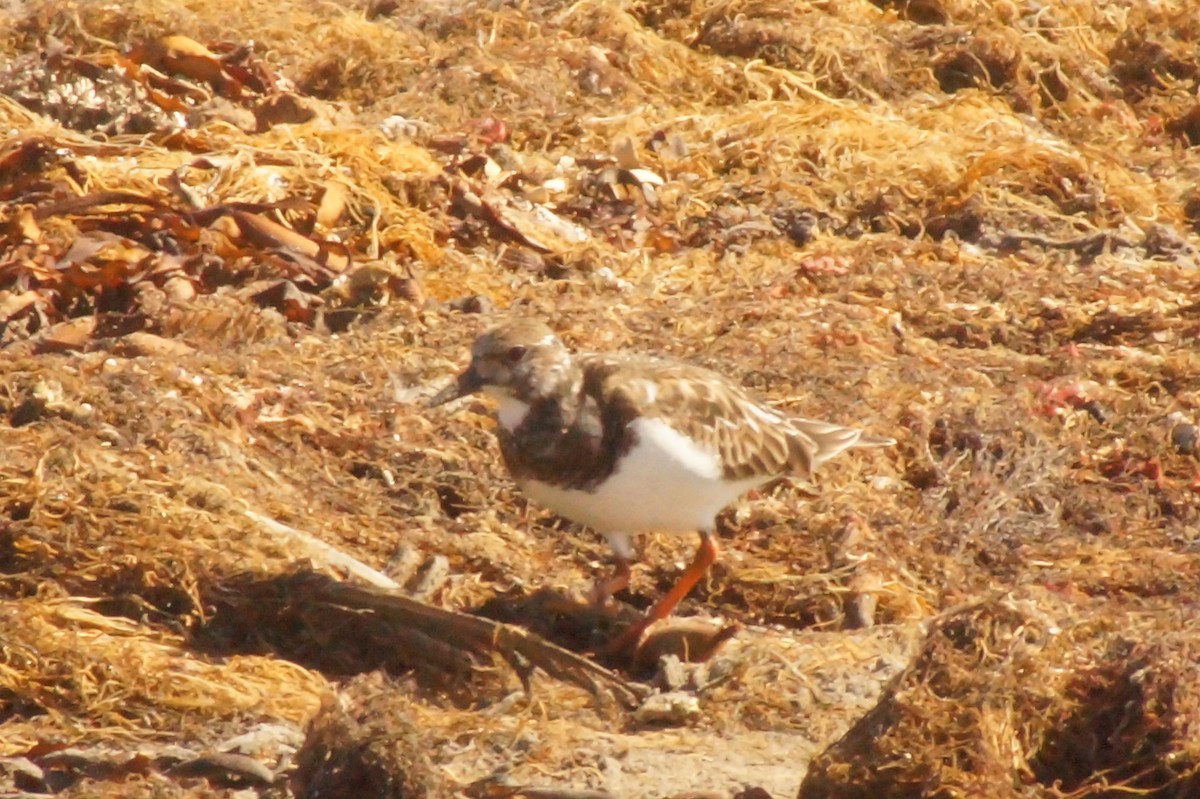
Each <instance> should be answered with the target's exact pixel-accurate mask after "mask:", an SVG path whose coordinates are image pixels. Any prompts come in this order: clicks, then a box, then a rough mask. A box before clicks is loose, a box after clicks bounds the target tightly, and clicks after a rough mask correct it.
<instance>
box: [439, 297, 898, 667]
mask: <svg viewBox="0 0 1200 799" xmlns="http://www.w3.org/2000/svg"><path fill="white" fill-rule="evenodd" d="M478 392H482V393H483V394H484V395H486V396H488V397H491V398H492V399H494V400H495V401H496V403H497V406H498V408H497V411H498V412H497V416H498V419H499V429H498V433H497V435H498V437H499V441H500V452H501V454H502V455H503V457H504V462H505V464H506V465H507V467H508V470H509V471H510V472H511V474H512V476H513V479H514V480H515V481H516V483H517V485H518V486H519V487H520V488H521V490H522V491H523V492H524V493H525V494H526V495H527V496H529V497H530V498H531V499H533V500H534V501H535V502H537V503H539V504H541V505H543V506H545V507H547V508H549V509H550V510H552V511H554V512H555V513H557V514H559V515H560V516H564V517H566V518H567V519H570V520H572V521H575V522H578V523H580V524H584V525H587V526H588V527H591V528H592V529H594V530H596V531H598V532H599V533H601V534H602V535H603V536H604V537H605V538H606V539H607V540H608V543H609V545H610V546H611V548H612V550H613V554H614V558H615V569H614V571H613V573H612V575H611V576H610V577H608V578H606V579H602V580H599V581H597V583H596V586H595V587H594V589H593V592H592V596H593V599H594V601H597V602H604V601H607V599H608V597H610V596H611V595H612V594H613V593H615V592H616V591H619V590H621V589H622V588H624V587H625V586H626V585H628V583H629V580H630V574H631V573H630V562H631V560H632V559H633V557H634V551H633V546H632V543H631V537H632V536H634V535H638V534H641V533H648V532H661V533H685V532H697V533H699V535H700V545H699V547H698V549H697V550H696V554H695V557H694V558H693V560H692V562H691V564H690V565H689V566H688V567H687V568H686V569H685V570H684V571H683V573H682V574H681V575H680V577H679V579H678V581H677V582H676V583H675V585H674V587H673V588H672V589H671V590H670V591H668V592H667V593H666V594H665V595H664V596H663V597H662V598H661V599H660V600H659V601H658V602H657V603H655V604H654V605H653V606H652V607H651V608H650V610H648V611H647V612H646V613H645V615H644V616H643V618H642V620H641V621H640V622H638V623H636V624H634V625H631V627H630V628H628V629H627V630H625V631H624V632H623V633H622V634H621V635H619V636H618V637H617V639H616V640H614V641H613V642H611V643H610V645H609V646H607V647H605V651H606V652H608V653H610V654H617V653H619V652H621V651H623V650H625V649H627V648H629V647H630V646H631V645H633V644H636V643H637V641H638V639H639V638H640V636H641V634H642V632H643V631H644V630H645V629H646V627H648V626H649V625H650V624H652V623H653V622H655V621H658V620H659V619H662V618H665V617H666V616H668V615H669V614H670V613H671V611H672V610H673V609H674V608H675V606H676V605H677V604H678V603H679V602H680V600H682V599H683V598H684V597H685V596H686V595H687V594H688V592H689V591H691V590H692V588H693V587H694V586H695V585H696V583H697V582H698V581H699V580H700V579H701V577H702V576H703V575H704V573H705V572H706V571H707V570H708V568H709V567H710V566H711V565H712V564H713V562H715V561H716V559H717V555H718V549H717V542H716V539H715V537H714V535H713V529H714V525H715V522H716V516H717V514H718V513H719V512H720V511H721V510H722V509H723V508H724V507H725V506H726V505H728V504H729V503H731V502H733V501H734V500H735V499H737V498H738V497H739V496H741V495H742V494H744V493H745V492H746V491H748V490H750V489H752V488H755V487H757V486H761V485H763V484H764V483H767V482H770V481H771V480H774V479H775V478H777V477H779V476H781V475H784V474H791V475H794V476H797V477H800V478H803V479H810V478H811V477H812V475H813V472H814V471H815V470H816V469H817V467H819V466H820V465H821V464H823V463H825V462H826V461H828V460H830V459H831V458H834V457H835V456H837V455H839V454H841V453H842V452H844V451H846V450H848V449H852V448H855V447H885V446H889V445H891V444H894V443H895V441H894V440H893V439H891V438H883V437H879V436H872V435H868V434H866V433H864V432H863V431H862V430H858V429H856V428H852V427H842V426H840V425H836V424H831V423H829V422H821V421H816V420H813V419H805V418H801V417H796V416H789V415H786V414H784V413H782V412H781V411H779V410H776V409H775V408H773V407H771V406H770V405H767V404H765V403H763V402H761V401H759V400H757V399H755V398H754V397H753V396H751V395H750V393H749V392H747V391H746V390H745V389H743V388H742V387H740V386H738V385H737V384H735V383H733V382H731V381H730V380H729V379H727V378H726V377H724V376H722V375H720V374H718V373H717V372H713V371H711V370H709V369H704V368H702V367H699V366H693V365H690V364H686V363H681V362H678V361H673V360H668V359H665V358H656V357H649V356H645V355H635V354H625V353H615V354H600V353H572V352H570V351H569V350H568V349H567V348H566V346H564V344H563V343H562V341H560V340H559V338H558V336H556V335H555V334H554V332H553V331H552V330H551V329H550V328H549V327H547V326H546V325H545V324H543V323H542V322H539V321H535V320H529V319H522V320H516V321H510V322H506V323H503V324H501V325H499V326H498V327H495V328H493V329H492V330H489V331H488V332H486V333H484V334H483V335H481V336H479V338H478V339H477V340H476V341H475V343H474V345H473V346H472V347H471V362H470V364H469V365H468V366H467V368H466V369H465V370H464V371H463V372H462V373H461V374H460V375H459V376H458V378H457V380H455V381H454V382H453V383H451V384H450V385H448V386H446V387H445V388H444V389H442V390H441V391H440V392H438V393H437V395H436V396H434V397H433V399H432V400H431V405H433V406H437V405H442V404H444V403H447V402H450V401H451V400H455V399H458V398H460V397H465V396H468V395H470V394H475V393H478Z"/></svg>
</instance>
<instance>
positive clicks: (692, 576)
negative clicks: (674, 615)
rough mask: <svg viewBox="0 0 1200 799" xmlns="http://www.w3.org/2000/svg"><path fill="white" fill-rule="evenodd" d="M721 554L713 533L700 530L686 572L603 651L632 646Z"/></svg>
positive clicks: (617, 652)
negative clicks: (641, 616)
mask: <svg viewBox="0 0 1200 799" xmlns="http://www.w3.org/2000/svg"><path fill="white" fill-rule="evenodd" d="M718 554H719V550H718V549H717V542H716V540H715V539H713V537H712V533H710V532H709V531H707V530H702V531H701V532H700V547H699V548H698V549H697V550H696V555H695V557H693V558H692V562H691V564H689V565H688V567H687V568H686V569H684V571H683V574H681V575H679V580H678V581H677V582H676V583H675V586H674V587H673V588H672V589H671V590H670V591H668V592H667V593H666V594H665V595H664V596H663V598H662V599H660V600H658V602H657V603H655V605H654V607H652V608H650V610H648V611H646V615H645V617H644V618H643V619H642V620H641V621H639V622H637V623H635V624H631V625H630V626H629V627H627V628H626V629H625V630H624V632H622V633H621V634H620V635H618V636H617V637H616V638H614V639H613V640H612V641H611V642H609V643H608V644H607V645H606V646H605V647H604V649H603V650H602V651H601V654H603V655H620V654H622V653H624V652H627V651H629V650H631V649H633V648H634V646H636V645H637V642H638V641H639V640H640V639H641V637H642V633H644V632H645V631H646V628H647V627H649V626H650V625H651V624H654V622H656V621H659V620H661V619H665V618H666V617H667V616H669V615H671V611H673V610H674V609H675V606H676V605H678V604H679V603H680V602H681V601H683V598H684V597H685V596H687V595H688V592H689V591H691V590H692V589H693V588H695V587H696V583H698V582H700V578H701V577H703V576H704V573H705V572H706V571H708V568H709V567H710V566H712V565H713V564H714V563H716V561H717V555H718Z"/></svg>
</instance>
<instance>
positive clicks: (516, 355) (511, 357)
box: [508, 345, 525, 363]
mask: <svg viewBox="0 0 1200 799" xmlns="http://www.w3.org/2000/svg"><path fill="white" fill-rule="evenodd" d="M524 357H525V348H524V347H522V346H520V345H518V346H516V347H510V348H509V350H508V362H509V363H517V362H518V361H520V360H521V359H522V358H524Z"/></svg>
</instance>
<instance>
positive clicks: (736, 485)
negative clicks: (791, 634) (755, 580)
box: [502, 411, 767, 554]
mask: <svg viewBox="0 0 1200 799" xmlns="http://www.w3.org/2000/svg"><path fill="white" fill-rule="evenodd" d="M502 412H503V411H502ZM631 425H632V427H633V431H634V433H635V434H636V435H637V437H638V443H637V444H636V445H635V446H634V448H633V449H631V450H630V451H629V452H627V453H625V456H624V457H623V458H622V459H621V460H620V462H619V463H618V464H617V470H616V471H615V472H614V473H613V474H612V476H610V477H609V479H608V480H606V481H604V482H603V483H602V484H601V485H600V486H599V487H598V488H597V489H596V490H595V491H593V492H588V491H577V490H572V489H563V488H559V487H557V486H552V485H549V484H547V483H541V482H538V481H534V480H526V481H522V482H521V489H522V490H523V491H524V492H525V493H526V494H528V495H529V497H530V498H531V499H533V500H534V501H535V502H538V503H540V504H542V505H544V506H546V507H547V508H550V509H551V510H553V511H554V512H555V513H558V514H560V515H562V516H566V517H567V518H568V519H573V520H574V521H577V522H580V523H581V524H586V525H587V526H589V527H591V528H592V529H594V530H596V531H598V532H600V533H604V534H606V535H607V536H608V537H609V542H610V543H611V544H612V545H613V548H614V549H617V551H618V552H620V551H621V549H622V546H621V544H622V543H623V541H624V538H625V536H624V535H615V534H637V533H649V532H660V533H685V532H695V531H698V530H708V529H712V525H713V520H714V519H715V518H716V515H717V513H718V512H720V510H721V509H722V508H724V507H725V506H726V505H728V504H729V503H730V502H733V500H735V499H737V498H738V497H739V496H741V495H742V494H743V493H744V492H746V491H748V490H749V489H750V488H753V487H754V486H756V485H760V484H762V483H765V482H766V481H767V478H753V479H747V480H737V481H726V480H725V479H724V478H723V477H722V476H721V472H722V469H721V462H720V458H719V456H718V454H717V452H715V451H712V450H708V449H704V448H702V447H700V446H698V445H697V444H696V443H695V442H694V441H692V440H691V439H690V438H688V437H687V436H684V435H682V434H680V433H678V432H677V431H675V430H674V429H672V428H671V427H670V426H669V425H667V424H666V423H665V422H663V421H662V420H659V419H646V418H641V419H637V420H635V421H633V422H632V423H631ZM621 554H628V553H621Z"/></svg>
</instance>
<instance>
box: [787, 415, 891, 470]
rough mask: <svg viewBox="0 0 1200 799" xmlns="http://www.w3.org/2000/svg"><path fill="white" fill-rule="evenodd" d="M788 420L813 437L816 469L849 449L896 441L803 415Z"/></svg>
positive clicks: (880, 445) (814, 467) (884, 445)
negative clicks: (803, 416) (805, 417)
mask: <svg viewBox="0 0 1200 799" xmlns="http://www.w3.org/2000/svg"><path fill="white" fill-rule="evenodd" d="M788 421H790V422H791V423H792V426H793V427H795V428H796V429H797V430H799V431H800V432H801V433H803V434H804V435H806V436H808V437H809V438H810V439H812V441H813V443H814V444H815V445H816V451H815V452H813V453H812V468H813V469H814V470H815V469H816V468H817V467H818V466H820V465H821V464H822V463H824V462H825V461H827V460H830V459H832V458H836V457H837V456H838V455H841V454H842V453H843V452H845V451H846V450H848V449H855V448H857V447H890V446H892V445H893V444H895V443H896V439H894V438H887V437H885V436H873V435H869V434H868V433H865V432H863V431H862V430H859V429H858V428H856V427H842V426H841V425H836V424H831V423H830V422H821V421H817V420H816V419H804V418H802V417H791V418H790V419H789V420H788Z"/></svg>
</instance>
